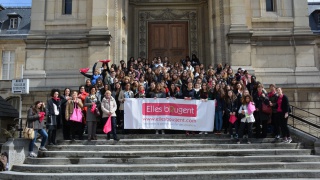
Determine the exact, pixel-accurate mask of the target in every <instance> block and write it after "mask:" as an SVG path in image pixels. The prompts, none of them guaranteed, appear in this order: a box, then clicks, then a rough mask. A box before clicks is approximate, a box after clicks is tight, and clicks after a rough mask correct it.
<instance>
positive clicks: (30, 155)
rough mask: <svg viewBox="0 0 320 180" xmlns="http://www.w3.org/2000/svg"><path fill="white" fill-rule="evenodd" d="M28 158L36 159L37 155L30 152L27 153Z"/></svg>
mask: <svg viewBox="0 0 320 180" xmlns="http://www.w3.org/2000/svg"><path fill="white" fill-rule="evenodd" d="M29 157H32V158H36V157H37V155H36V153H34V152H30V153H29Z"/></svg>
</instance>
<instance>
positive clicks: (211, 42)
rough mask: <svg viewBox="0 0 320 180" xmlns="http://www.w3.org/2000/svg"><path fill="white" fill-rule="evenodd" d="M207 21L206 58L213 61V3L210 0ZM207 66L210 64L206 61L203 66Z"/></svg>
mask: <svg viewBox="0 0 320 180" xmlns="http://www.w3.org/2000/svg"><path fill="white" fill-rule="evenodd" d="M208 7H209V8H208V20H209V38H210V40H209V46H210V48H209V51H210V52H209V54H208V55H207V56H206V57H207V59H210V60H213V59H214V57H215V54H214V48H215V47H214V18H215V14H214V2H212V0H209V1H208ZM208 64H211V62H209V61H208V60H207V62H205V65H206V66H207V65H208Z"/></svg>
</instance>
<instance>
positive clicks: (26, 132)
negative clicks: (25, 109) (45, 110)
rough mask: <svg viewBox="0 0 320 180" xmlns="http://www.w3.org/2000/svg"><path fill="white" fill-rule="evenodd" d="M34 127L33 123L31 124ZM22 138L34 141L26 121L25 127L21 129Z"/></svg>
mask: <svg viewBox="0 0 320 180" xmlns="http://www.w3.org/2000/svg"><path fill="white" fill-rule="evenodd" d="M32 124H33V126H32V127H34V122H33V123H32ZM23 137H24V138H27V139H31V140H32V139H34V129H33V128H28V120H27V121H26V127H25V128H24V129H23Z"/></svg>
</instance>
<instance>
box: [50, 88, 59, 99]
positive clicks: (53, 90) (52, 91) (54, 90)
mask: <svg viewBox="0 0 320 180" xmlns="http://www.w3.org/2000/svg"><path fill="white" fill-rule="evenodd" d="M55 92H58V93H59V95H60V90H59V89H52V90H51V93H50V96H51V97H53V95H54V93H55Z"/></svg>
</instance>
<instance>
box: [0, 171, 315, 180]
mask: <svg viewBox="0 0 320 180" xmlns="http://www.w3.org/2000/svg"><path fill="white" fill-rule="evenodd" d="M319 177H320V170H304V169H302V170H297V169H279V170H245V171H244V170H237V171H198V172H130V173H125V172H120V173H105V172H103V173H66V172H64V173H26V172H16V171H7V172H3V173H1V178H2V180H12V179H14V180H35V179H36V180H48V179H52V180H63V179H67V180H78V179H86V180H97V179H98V180H101V179H108V180H122V179H183V180H203V179H280V178H319Z"/></svg>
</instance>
